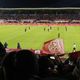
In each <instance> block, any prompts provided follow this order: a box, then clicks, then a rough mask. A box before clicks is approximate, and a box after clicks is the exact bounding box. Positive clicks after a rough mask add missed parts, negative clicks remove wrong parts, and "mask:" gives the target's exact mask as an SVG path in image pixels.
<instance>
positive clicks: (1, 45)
mask: <svg viewBox="0 0 80 80" xmlns="http://www.w3.org/2000/svg"><path fill="white" fill-rule="evenodd" d="M5 53H6V50H5V48H4V46H3V44H2V43H1V42H0V55H3V54H5Z"/></svg>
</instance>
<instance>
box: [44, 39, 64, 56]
mask: <svg viewBox="0 0 80 80" xmlns="http://www.w3.org/2000/svg"><path fill="white" fill-rule="evenodd" d="M42 53H44V54H57V55H61V54H64V44H63V40H62V39H54V40H49V41H47V42H44V45H43V48H42Z"/></svg>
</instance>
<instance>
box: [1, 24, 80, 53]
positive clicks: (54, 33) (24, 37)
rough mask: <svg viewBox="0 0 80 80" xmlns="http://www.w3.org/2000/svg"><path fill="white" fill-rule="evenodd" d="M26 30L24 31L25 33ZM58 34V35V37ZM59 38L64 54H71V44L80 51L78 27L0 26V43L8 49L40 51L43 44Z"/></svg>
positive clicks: (79, 27) (79, 29)
mask: <svg viewBox="0 0 80 80" xmlns="http://www.w3.org/2000/svg"><path fill="white" fill-rule="evenodd" d="M25 29H26V31H25ZM58 34H60V35H58ZM58 36H60V38H61V39H63V42H64V49H65V52H72V49H73V44H74V43H75V44H76V46H77V47H76V49H77V50H80V26H66V27H65V26H51V29H50V27H49V26H27V25H0V41H1V42H2V43H3V44H4V43H5V42H7V43H8V48H17V43H18V42H19V43H20V45H21V48H23V49H31V48H32V49H42V47H43V44H44V42H46V41H48V40H51V39H56V38H58Z"/></svg>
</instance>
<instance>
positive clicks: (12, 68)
mask: <svg viewBox="0 0 80 80" xmlns="http://www.w3.org/2000/svg"><path fill="white" fill-rule="evenodd" d="M2 69H3V75H4V79H3V80H20V79H21V80H35V78H36V80H37V79H38V77H37V74H38V64H37V58H36V56H35V54H34V53H33V52H31V51H29V50H20V51H18V52H11V53H9V54H8V55H6V56H5V58H4V60H3V62H2Z"/></svg>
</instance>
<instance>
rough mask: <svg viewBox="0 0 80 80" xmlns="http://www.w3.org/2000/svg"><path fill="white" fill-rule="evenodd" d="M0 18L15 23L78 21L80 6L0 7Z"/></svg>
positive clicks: (79, 18)
mask: <svg viewBox="0 0 80 80" xmlns="http://www.w3.org/2000/svg"><path fill="white" fill-rule="evenodd" d="M0 19H3V20H4V21H5V20H6V21H7V22H16V23H18V22H36V23H37V22H40V23H54V22H61V23H62V22H64V23H67V22H68V23H69V22H70V23H75V22H76V23H79V22H80V21H79V20H80V8H1V9H0ZM6 21H5V22H6Z"/></svg>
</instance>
